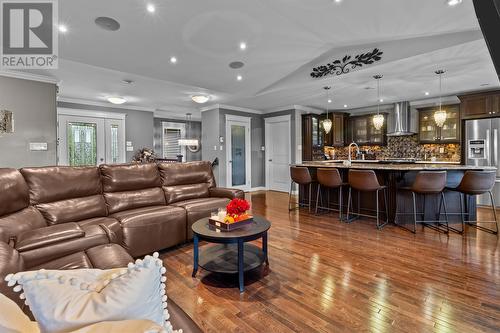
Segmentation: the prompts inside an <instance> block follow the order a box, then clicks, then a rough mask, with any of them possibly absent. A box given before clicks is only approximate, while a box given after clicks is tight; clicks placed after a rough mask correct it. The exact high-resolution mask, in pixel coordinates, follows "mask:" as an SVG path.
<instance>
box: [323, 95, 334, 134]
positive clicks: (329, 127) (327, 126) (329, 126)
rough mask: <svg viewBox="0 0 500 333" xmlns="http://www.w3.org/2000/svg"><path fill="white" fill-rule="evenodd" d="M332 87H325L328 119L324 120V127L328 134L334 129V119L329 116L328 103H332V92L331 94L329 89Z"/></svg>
mask: <svg viewBox="0 0 500 333" xmlns="http://www.w3.org/2000/svg"><path fill="white" fill-rule="evenodd" d="M331 88H332V87H330V86H326V87H323V89H325V90H326V98H327V101H326V102H327V103H326V119H325V120H323V129H324V130H325V133H326V134H328V133H330V131H331V130H332V125H333V124H332V120H331V119H330V118H328V104H330V102H331V101H330V94H329V91H330V89H331Z"/></svg>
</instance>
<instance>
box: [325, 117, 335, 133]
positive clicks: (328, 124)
mask: <svg viewBox="0 0 500 333" xmlns="http://www.w3.org/2000/svg"><path fill="white" fill-rule="evenodd" d="M332 125H333V124H332V121H331V120H330V119H325V120H323V129H324V130H325V133H326V134H328V133H330V131H331V130H332Z"/></svg>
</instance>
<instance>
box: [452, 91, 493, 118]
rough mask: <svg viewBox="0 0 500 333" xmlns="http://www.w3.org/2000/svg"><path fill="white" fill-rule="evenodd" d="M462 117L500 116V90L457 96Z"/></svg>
mask: <svg viewBox="0 0 500 333" xmlns="http://www.w3.org/2000/svg"><path fill="white" fill-rule="evenodd" d="M459 98H460V101H461V102H462V105H461V116H462V119H478V118H489V117H498V116H500V91H498V90H497V91H489V92H483V93H476V94H470V95H462V96H459Z"/></svg>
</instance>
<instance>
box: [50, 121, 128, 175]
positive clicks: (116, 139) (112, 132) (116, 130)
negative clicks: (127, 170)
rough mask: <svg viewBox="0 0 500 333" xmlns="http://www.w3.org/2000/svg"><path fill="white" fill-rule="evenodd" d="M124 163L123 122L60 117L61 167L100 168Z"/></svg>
mask: <svg viewBox="0 0 500 333" xmlns="http://www.w3.org/2000/svg"><path fill="white" fill-rule="evenodd" d="M123 162H125V129H124V121H123V120H118V119H104V118H94V117H81V116H70V115H59V118H58V165H68V166H96V165H99V164H103V163H109V164H113V163H123Z"/></svg>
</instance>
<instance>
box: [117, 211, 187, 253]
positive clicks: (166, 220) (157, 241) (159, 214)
mask: <svg viewBox="0 0 500 333" xmlns="http://www.w3.org/2000/svg"><path fill="white" fill-rule="evenodd" d="M111 217H114V218H116V219H117V220H118V221H120V223H121V225H122V230H123V247H124V248H125V249H126V250H127V251H128V252H129V253H130V254H131V255H132V256H133V257H138V256H141V255H144V254H146V253H151V252H153V251H157V250H160V249H165V248H168V247H171V246H174V245H177V244H180V243H182V242H184V241H185V240H186V211H185V210H184V209H182V208H180V207H174V206H150V207H143V208H136V209H131V210H126V211H121V212H118V213H115V214H112V215H111Z"/></svg>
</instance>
